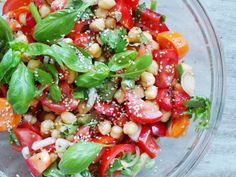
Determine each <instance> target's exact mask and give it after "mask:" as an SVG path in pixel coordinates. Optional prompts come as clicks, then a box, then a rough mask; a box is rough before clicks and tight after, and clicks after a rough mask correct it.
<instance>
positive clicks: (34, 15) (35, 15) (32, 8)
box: [29, 2, 41, 23]
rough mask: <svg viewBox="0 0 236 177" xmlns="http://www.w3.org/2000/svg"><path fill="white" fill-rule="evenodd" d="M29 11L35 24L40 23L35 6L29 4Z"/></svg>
mask: <svg viewBox="0 0 236 177" xmlns="http://www.w3.org/2000/svg"><path fill="white" fill-rule="evenodd" d="M29 9H30V12H31V14H32V15H33V17H34V19H35V21H36V22H37V23H39V22H41V16H40V14H39V11H38V9H37V7H36V6H35V4H34V3H33V2H31V3H30V5H29Z"/></svg>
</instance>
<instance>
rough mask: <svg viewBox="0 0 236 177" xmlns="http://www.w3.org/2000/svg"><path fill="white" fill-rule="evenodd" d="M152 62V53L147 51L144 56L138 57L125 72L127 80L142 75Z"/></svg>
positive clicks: (124, 75)
mask: <svg viewBox="0 0 236 177" xmlns="http://www.w3.org/2000/svg"><path fill="white" fill-rule="evenodd" d="M151 63H152V54H151V52H147V53H146V54H145V55H143V56H142V57H140V58H138V59H137V60H135V61H134V62H133V64H131V65H130V67H129V68H128V70H127V71H126V72H125V73H124V74H123V77H124V78H125V79H127V80H132V79H135V78H136V77H138V76H140V75H141V74H142V73H143V72H144V71H145V70H147V69H148V67H149V66H150V65H151Z"/></svg>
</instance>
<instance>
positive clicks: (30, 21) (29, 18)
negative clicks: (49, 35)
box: [26, 13, 36, 28]
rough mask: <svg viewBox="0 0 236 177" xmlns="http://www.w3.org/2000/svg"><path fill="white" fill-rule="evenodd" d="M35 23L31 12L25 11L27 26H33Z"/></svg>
mask: <svg viewBox="0 0 236 177" xmlns="http://www.w3.org/2000/svg"><path fill="white" fill-rule="evenodd" d="M35 25H36V21H35V20H34V17H33V15H32V14H31V13H27V15H26V26H27V27H28V28H34V27H35Z"/></svg>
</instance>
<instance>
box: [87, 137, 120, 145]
mask: <svg viewBox="0 0 236 177" xmlns="http://www.w3.org/2000/svg"><path fill="white" fill-rule="evenodd" d="M91 141H92V142H95V143H99V144H108V145H109V144H116V143H117V140H116V139H114V138H112V137H111V136H107V135H100V136H96V137H95V138H92V139H91Z"/></svg>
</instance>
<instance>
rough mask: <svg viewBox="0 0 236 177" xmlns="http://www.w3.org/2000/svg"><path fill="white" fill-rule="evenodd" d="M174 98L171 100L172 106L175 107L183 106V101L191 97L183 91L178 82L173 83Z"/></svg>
mask: <svg viewBox="0 0 236 177" xmlns="http://www.w3.org/2000/svg"><path fill="white" fill-rule="evenodd" d="M173 95H174V100H173V103H174V104H173V106H174V107H175V108H180V107H183V108H185V105H184V103H185V102H186V101H188V100H189V99H190V98H191V97H190V96H189V95H188V94H187V93H186V92H185V91H184V89H183V88H182V86H181V85H180V84H175V86H174V91H173Z"/></svg>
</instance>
